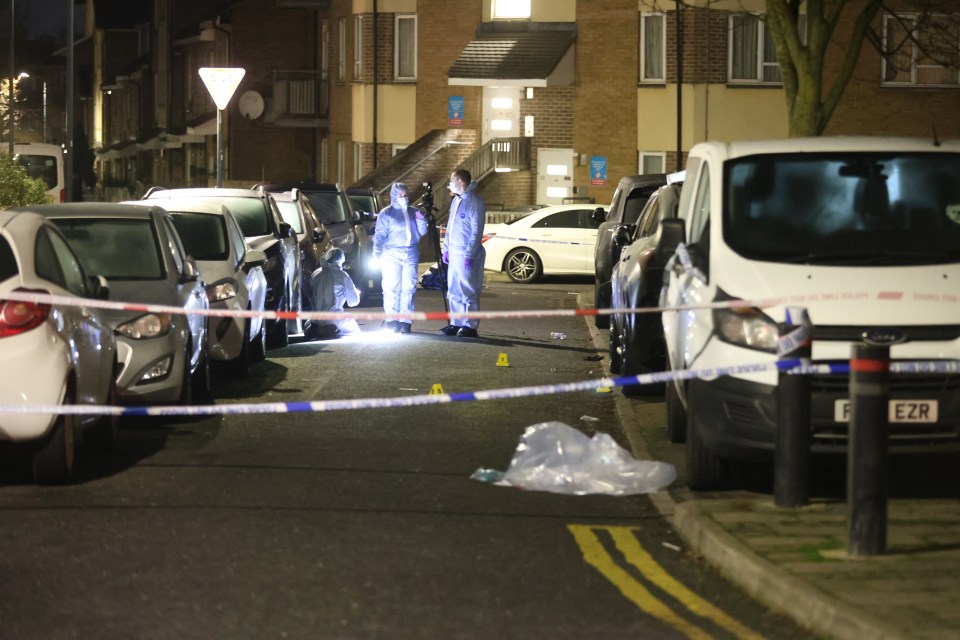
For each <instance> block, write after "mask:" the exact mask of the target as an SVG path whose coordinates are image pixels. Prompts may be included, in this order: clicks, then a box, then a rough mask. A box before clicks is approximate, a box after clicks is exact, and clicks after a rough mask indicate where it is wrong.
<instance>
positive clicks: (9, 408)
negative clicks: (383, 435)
mask: <svg viewBox="0 0 960 640" xmlns="http://www.w3.org/2000/svg"><path fill="white" fill-rule="evenodd" d="M774 370H784V371H786V372H788V373H791V374H803V375H813V374H817V375H829V374H846V373H849V372H850V365H849V363H847V362H841V363H828V364H811V363H808V362H806V361H802V360H780V361H777V362H766V363H756V364H745V365H736V366H730V367H712V368H706V369H685V370H683V371H662V372H657V373H644V374H640V375H636V376H618V377H611V378H600V379H594V380H580V381H576V382H565V383H561V384H544V385H534V386H529V387H508V388H503V389H488V390H486V391H463V392H460V393H437V394H420V395H414V396H403V397H394V398H356V399H352V400H312V401H311V400H303V401H298V402H260V403H236V404H217V405H195V406H152V407H112V406H106V405H22V406H20V405H0V414H4V413H15V414H24V413H29V414H64V415H118V416H183V415H187V416H199V415H234V414H253V413H307V412H317V413H319V412H327V411H346V410H352V409H393V408H402V407H417V406H425V405H436V404H449V403H451V402H476V401H483V400H506V399H515V398H532V397H537V396H547V395H555V394H558V393H573V392H576V391H593V390H596V389H597V388H600V387H622V386H626V385H634V384H656V383H660V382H672V381H674V380H689V379H693V378H708V379H712V378H717V377H720V376H727V375H734V374H746V373H761V372H764V371H774ZM890 372H891V373H960V360H941V361H918V362H894V363H891V365H890Z"/></svg>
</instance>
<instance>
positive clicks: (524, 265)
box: [506, 249, 543, 284]
mask: <svg viewBox="0 0 960 640" xmlns="http://www.w3.org/2000/svg"><path fill="white" fill-rule="evenodd" d="M506 270H507V275H508V276H510V279H511V280H513V281H514V282H520V283H523V284H526V283H529V282H533V281H534V280H536V279H537V278H539V277H540V275H541V274H542V273H543V263H542V262H541V261H540V256H538V255H537V254H536V253H535V252H533V251H531V250H530V249H514V250H513V251H511V252H510V253H508V254H507V259H506Z"/></svg>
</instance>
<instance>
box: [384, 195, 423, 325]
mask: <svg viewBox="0 0 960 640" xmlns="http://www.w3.org/2000/svg"><path fill="white" fill-rule="evenodd" d="M425 233H427V218H426V216H425V215H424V214H423V212H422V211H420V210H418V209H415V208H414V207H411V206H410V196H409V193H408V192H407V185H405V184H403V183H402V182H395V183H393V186H392V187H390V206H389V207H384V208H383V210H382V211H381V212H380V213H379V214H378V215H377V227H376V231H374V234H373V256H374V257H375V258H376V259H377V260H379V262H380V276H381V278H380V279H381V283H382V287H383V311H384V313H387V314H391V313H413V295H414V293H416V290H417V263H418V260H419V258H420V238H421V237H423V235H424V234H425ZM412 325H413V323H412V321H411V320H409V319H393V320H388V321H387V322H385V323H384V326H386V327H388V328H390V329H393V330H394V331H396V332H397V333H410V329H411V327H412Z"/></svg>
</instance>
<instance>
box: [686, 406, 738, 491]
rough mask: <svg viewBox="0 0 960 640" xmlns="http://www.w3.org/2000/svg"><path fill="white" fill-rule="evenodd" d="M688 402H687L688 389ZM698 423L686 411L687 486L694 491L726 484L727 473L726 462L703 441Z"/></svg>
mask: <svg viewBox="0 0 960 640" xmlns="http://www.w3.org/2000/svg"><path fill="white" fill-rule="evenodd" d="M687 393H688V402H689V389H688V391H687ZM700 429H701V427H700V425H699V424H698V423H697V419H696V418H695V417H694V416H693V414H692V413H691V412H689V411H688V412H687V446H686V451H685V453H686V463H687V486H688V487H690V488H691V489H693V490H694V491H712V490H716V489H724V488H726V486H727V482H728V479H729V474H728V472H727V467H726V463H725V461H724V460H722V459H721V458H718V457H717V456H715V455H713V453H711V452H710V451H709V450H708V449H707V447H706V445H705V444H704V443H703V434H702V433H701V432H700Z"/></svg>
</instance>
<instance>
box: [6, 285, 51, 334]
mask: <svg viewBox="0 0 960 640" xmlns="http://www.w3.org/2000/svg"><path fill="white" fill-rule="evenodd" d="M15 291H17V292H22V293H40V294H44V295H47V294H48V292H47V291H38V290H31V289H15ZM49 315H50V305H49V304H39V303H36V302H20V301H19V300H0V338H7V337H9V336H15V335H17V334H20V333H24V332H26V331H30V330H31V329H35V328H36V327H39V326H40V325H41V324H43V321H44V320H46V319H47V317H49Z"/></svg>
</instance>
